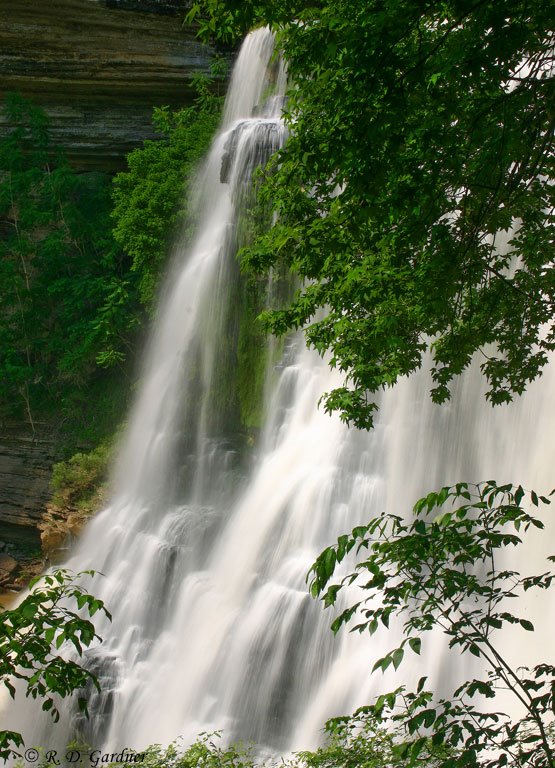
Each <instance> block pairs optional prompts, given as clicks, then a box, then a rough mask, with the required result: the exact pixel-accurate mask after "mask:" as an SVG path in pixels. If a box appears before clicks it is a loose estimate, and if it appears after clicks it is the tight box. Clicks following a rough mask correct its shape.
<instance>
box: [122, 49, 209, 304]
mask: <svg viewBox="0 0 555 768" xmlns="http://www.w3.org/2000/svg"><path fill="white" fill-rule="evenodd" d="M222 77H223V72H222V69H221V62H219V61H218V62H216V64H215V68H213V75H212V77H211V78H208V77H203V76H197V77H195V78H194V79H193V86H194V88H195V90H196V94H197V95H196V99H195V102H194V104H192V105H191V106H190V107H186V108H185V109H180V110H178V111H175V112H172V111H170V109H169V108H168V107H159V108H156V109H155V110H154V118H153V119H154V124H155V127H156V128H157V129H158V130H159V131H160V132H161V134H163V139H161V140H158V141H146V142H145V144H144V147H142V148H140V149H136V150H134V151H133V152H131V153H130V154H129V155H128V156H127V165H128V170H127V171H125V172H123V173H120V174H118V175H117V176H116V178H115V180H114V190H113V201H114V209H113V211H112V218H113V220H114V237H115V238H116V241H117V242H118V243H119V244H120V246H121V247H122V248H123V249H124V251H125V252H126V253H127V254H129V256H130V257H131V259H132V266H131V269H132V271H133V272H135V273H136V276H137V280H138V286H139V292H140V296H141V301H142V302H143V303H144V304H145V305H147V306H148V307H151V305H152V301H153V299H154V294H155V290H156V286H157V284H158V278H159V273H160V268H161V265H162V263H163V260H164V257H165V255H166V252H167V247H168V233H172V232H174V231H175V228H176V225H177V224H178V223H179V222H182V221H183V220H184V219H186V215H187V213H189V211H188V208H187V200H185V202H183V189H184V186H185V185H186V183H188V182H190V180H191V177H192V174H193V172H194V170H195V169H196V166H197V165H198V163H199V162H200V160H201V159H202V157H203V156H204V154H205V152H206V150H207V148H208V146H209V144H210V141H211V139H212V136H213V135H214V131H215V130H216V127H217V124H218V121H219V117H220V111H221V106H222V97H221V96H220V95H219V94H218V93H217V90H216V86H217V84H218V83H219V82H220V80H221V78H222ZM215 90H216V92H214V91H215Z"/></svg>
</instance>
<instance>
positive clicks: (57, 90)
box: [0, 0, 212, 170]
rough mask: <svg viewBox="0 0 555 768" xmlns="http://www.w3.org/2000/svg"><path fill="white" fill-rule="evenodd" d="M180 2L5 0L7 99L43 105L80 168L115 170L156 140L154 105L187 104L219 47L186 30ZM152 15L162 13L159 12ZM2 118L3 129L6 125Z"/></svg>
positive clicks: (2, 31) (1, 78)
mask: <svg viewBox="0 0 555 768" xmlns="http://www.w3.org/2000/svg"><path fill="white" fill-rule="evenodd" d="M184 9H185V4H184V3H183V2H182V0H48V1H47V2H37V3H31V2H29V0H2V13H1V22H2V23H1V24H0V96H2V97H3V95H4V94H5V92H7V91H18V92H20V93H21V94H22V95H23V96H25V97H27V98H30V99H32V100H33V101H34V102H35V103H37V104H39V105H40V106H41V107H43V108H44V109H45V111H46V112H47V114H48V116H49V118H50V125H51V135H52V140H53V143H54V144H57V145H60V146H63V147H64V148H65V150H66V152H67V154H68V156H69V158H70V160H71V162H72V163H73V164H74V165H75V166H76V167H78V168H86V169H88V168H92V169H102V170H115V169H117V168H120V167H122V164H123V156H124V154H125V153H127V152H129V151H130V150H131V149H133V148H134V147H136V146H137V145H139V144H140V143H141V142H142V141H143V140H144V139H146V138H152V137H154V136H155V133H154V131H153V129H152V124H151V115H152V108H153V106H156V105H163V104H168V105H169V106H171V107H174V108H176V107H180V106H183V105H185V104H187V103H189V102H190V99H191V88H190V79H191V76H192V75H194V74H196V73H199V72H206V71H207V70H208V67H209V62H210V57H211V55H212V51H211V49H210V48H209V47H207V46H205V45H202V44H201V43H199V42H198V41H197V40H196V39H195V36H194V32H193V30H190V29H189V30H187V29H185V28H184V27H183V23H182V19H183V14H184ZM153 11H155V12H153ZM9 127H10V126H9V125H8V124H7V121H6V119H5V118H3V121H0V135H2V133H5V132H6V131H7V130H9Z"/></svg>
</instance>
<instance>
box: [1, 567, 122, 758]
mask: <svg viewBox="0 0 555 768" xmlns="http://www.w3.org/2000/svg"><path fill="white" fill-rule="evenodd" d="M84 575H89V576H92V575H94V572H93V571H85V572H83V573H79V574H76V575H73V574H71V573H70V572H69V571H67V570H64V569H62V570H58V571H55V572H53V573H51V574H48V575H46V576H42V577H40V579H37V580H35V582H34V589H33V590H32V591H31V592H30V594H29V595H27V597H26V598H25V599H24V600H23V601H22V602H21V603H20V604H19V606H17V608H14V609H12V610H6V611H3V612H1V613H0V681H1V682H2V683H3V685H4V686H5V687H6V688H7V689H8V692H9V693H10V695H11V697H12V698H15V693H16V688H15V686H14V683H13V681H14V679H15V680H21V681H23V683H24V685H25V686H26V695H27V696H31V697H32V698H34V699H36V698H40V699H42V701H43V703H42V709H43V710H44V711H46V712H50V713H51V715H52V717H53V718H54V720H55V721H57V720H58V719H59V712H58V710H57V707H56V700H55V696H62V697H65V696H69V695H71V694H72V693H74V692H76V691H79V690H80V689H83V688H84V687H85V686H87V685H90V684H92V685H94V686H95V687H96V688H98V681H97V679H96V677H95V675H94V674H92V672H90V671H89V670H87V669H85V668H84V667H82V666H80V665H79V664H77V663H76V662H74V661H68V660H67V659H65V658H63V656H61V655H60V654H59V653H58V651H59V650H60V649H61V648H62V646H63V645H64V644H71V645H72V646H73V647H74V648H75V650H76V651H77V653H78V654H79V656H82V654H83V650H84V649H85V648H88V647H89V646H90V645H91V644H92V643H93V642H94V641H95V640H100V638H99V637H98V635H97V634H96V632H95V628H94V625H93V624H92V622H91V621H89V619H88V618H83V617H82V615H80V614H79V613H78V611H84V612H85V614H86V615H87V616H88V617H91V618H92V616H94V614H95V613H97V612H98V611H101V612H102V613H104V614H105V615H106V616H107V617H108V618H109V619H111V616H110V614H109V613H108V611H107V610H106V608H105V607H104V604H103V602H102V601H101V600H97V599H96V598H95V597H93V596H92V595H90V594H88V592H86V591H85V589H83V587H82V586H80V584H79V582H78V579H79V578H80V577H82V576H84ZM69 606H74V608H75V610H74V609H72V608H71V607H69ZM78 704H79V708H80V710H81V711H82V712H84V713H85V714H86V713H87V703H86V699H84V698H82V697H81V698H79V699H78ZM22 745H23V738H22V737H21V734H19V733H15V732H13V731H0V758H3V759H7V758H9V757H11V756H17V752H16V751H15V749H16V748H18V747H20V746H22Z"/></svg>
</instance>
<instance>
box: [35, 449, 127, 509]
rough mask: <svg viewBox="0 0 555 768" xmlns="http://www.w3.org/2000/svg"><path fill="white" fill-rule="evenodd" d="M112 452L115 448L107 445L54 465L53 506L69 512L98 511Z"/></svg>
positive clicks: (51, 483) (52, 483)
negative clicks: (73, 510) (71, 510)
mask: <svg viewBox="0 0 555 768" xmlns="http://www.w3.org/2000/svg"><path fill="white" fill-rule="evenodd" d="M112 452H113V450H112V445H111V444H109V443H107V442H104V443H101V444H100V445H99V446H97V447H96V448H94V449H93V450H92V451H89V452H88V453H76V454H74V455H73V456H72V457H71V458H70V459H68V461H60V462H58V463H57V464H54V467H53V469H52V478H51V480H50V485H51V488H52V491H53V494H52V503H53V504H54V505H56V506H57V507H63V508H64V509H66V510H67V509H68V508H69V509H77V510H79V511H80V512H83V513H86V514H91V513H92V512H94V511H95V509H96V508H97V507H98V505H97V503H96V502H97V500H98V497H99V495H100V493H101V488H102V484H103V483H104V481H105V480H106V478H107V474H108V466H109V463H110V460H111V457H112Z"/></svg>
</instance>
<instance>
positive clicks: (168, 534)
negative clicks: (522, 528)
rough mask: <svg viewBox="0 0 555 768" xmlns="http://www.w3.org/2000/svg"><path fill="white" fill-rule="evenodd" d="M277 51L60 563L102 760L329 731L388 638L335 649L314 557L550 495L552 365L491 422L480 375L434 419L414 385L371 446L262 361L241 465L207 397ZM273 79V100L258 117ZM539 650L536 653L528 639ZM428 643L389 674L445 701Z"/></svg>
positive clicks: (276, 137)
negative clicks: (469, 490) (88, 678)
mask: <svg viewBox="0 0 555 768" xmlns="http://www.w3.org/2000/svg"><path fill="white" fill-rule="evenodd" d="M272 52H273V40H272V37H271V35H270V34H269V32H267V31H265V30H258V31H257V32H255V33H253V34H252V35H251V36H250V37H249V38H248V39H247V41H246V43H245V45H244V47H243V49H242V51H241V53H240V56H239V59H238V61H237V64H236V67H235V71H234V75H233V79H232V83H231V87H230V93H229V96H228V101H227V106H226V112H225V118H224V125H223V128H222V131H221V132H220V134H219V135H218V137H217V138H216V140H215V143H214V146H213V148H212V151H211V153H210V155H209V157H208V159H207V160H206V163H205V166H204V167H203V169H202V171H201V173H200V175H199V181H198V188H197V190H196V192H195V194H196V200H197V210H198V217H199V221H200V223H199V227H198V235H197V237H196V240H195V241H194V242H193V243H192V245H191V246H190V247H189V248H188V250H187V253H184V254H183V256H182V257H180V258H179V260H177V259H176V263H175V264H174V266H173V272H172V275H171V278H170V280H169V282H168V289H167V290H166V293H165V294H164V298H163V303H162V304H161V307H160V312H159V315H160V316H159V320H158V323H157V326H156V328H155V329H154V331H153V337H152V340H151V343H150V348H149V352H148V355H147V359H146V363H145V369H144V375H143V382H142V386H141V390H140V392H139V395H138V398H137V402H136V405H135V408H134V410H133V413H132V414H131V417H130V425H129V428H128V432H127V435H126V437H125V439H124V442H123V445H122V448H121V452H120V459H119V462H118V465H117V467H116V471H115V481H114V493H113V498H112V503H111V505H110V507H109V508H108V509H106V510H105V511H104V512H103V513H101V514H100V515H99V516H98V517H97V518H96V519H95V520H94V521H93V522H92V523H91V525H90V526H89V528H88V530H87V532H86V534H85V535H84V537H83V539H82V541H81V543H80V545H79V547H78V548H77V550H76V552H75V553H74V555H73V557H72V559H71V561H70V562H69V564H68V565H69V567H71V568H73V569H75V570H82V569H84V568H93V569H96V570H98V571H100V572H102V573H103V574H105V576H104V578H103V579H100V578H99V579H97V580H96V581H95V582H94V585H93V591H94V592H95V593H96V594H98V595H99V597H101V598H102V599H103V600H104V601H105V602H106V605H107V607H108V608H109V609H110V610H111V611H112V612H113V614H114V622H113V624H112V625H109V624H105V625H103V626H100V627H99V628H98V631H99V634H100V635H101V636H102V637H104V643H103V644H102V645H101V646H100V647H98V648H96V649H94V650H93V651H92V653H91V656H90V663H91V665H92V666H93V667H94V668H95V669H96V670H97V671H98V674H99V677H100V679H101V682H102V684H103V693H102V695H101V696H100V697H99V698H98V699H97V700H93V701H92V705H91V711H92V720H91V722H90V723H89V724H86V723H80V725H82V726H83V727H84V729H85V730H86V738H87V740H88V742H89V743H90V744H94V745H95V746H99V747H100V746H102V745H105V746H107V747H108V748H110V749H112V748H114V749H119V748H120V747H122V746H124V745H125V746H129V747H133V748H136V749H140V748H143V747H145V746H146V745H148V744H151V743H156V742H157V743H165V742H169V741H171V740H173V739H175V738H176V737H178V736H179V735H183V736H184V737H185V738H186V739H192V738H194V737H195V735H196V734H197V733H199V732H200V731H202V730H208V731H210V730H214V729H223V730H224V732H225V733H226V735H227V736H228V737H229V738H235V737H238V738H242V739H246V740H254V741H256V742H258V743H259V744H262V745H267V746H269V747H271V748H274V749H278V750H289V749H295V748H301V747H302V748H309V747H311V746H313V745H314V744H315V742H316V740H317V738H318V733H319V729H320V728H321V727H322V725H323V723H324V721H325V720H326V718H328V717H331V716H333V715H335V714H340V713H345V712H349V711H350V710H352V709H354V708H355V707H356V706H358V705H360V704H362V703H364V702H367V701H368V700H369V698H370V697H371V695H372V694H373V693H377V692H378V691H380V690H384V686H387V688H385V689H387V690H389V689H390V687H389V686H390V680H389V678H387V676H386V679H385V682H384V678H383V677H382V676H381V675H376V674H375V675H370V669H371V666H372V663H373V660H375V659H376V658H377V657H378V655H380V654H383V653H384V652H385V651H387V650H389V649H390V648H391V647H392V646H393V640H392V639H391V638H388V637H387V634H386V635H385V636H383V637H381V636H379V635H378V636H374V637H373V638H372V640H369V639H367V638H364V637H362V638H361V637H359V636H354V635H350V634H348V633H346V632H343V633H340V634H339V635H338V636H337V637H334V636H333V634H332V633H331V632H330V631H329V629H328V626H329V623H330V621H331V617H330V616H329V615H328V613H325V612H323V611H322V608H321V605H319V604H317V603H316V602H314V601H313V600H311V599H310V597H309V596H308V594H307V587H306V583H305V578H306V573H307V571H308V569H309V567H310V565H311V564H312V562H313V561H314V559H315V557H316V556H317V554H318V553H319V552H320V551H321V550H322V549H323V548H324V547H325V546H327V545H328V544H330V543H331V542H333V541H334V540H335V537H336V536H337V535H338V534H340V533H343V532H345V531H348V530H350V529H351V528H352V527H353V526H354V525H356V524H360V523H364V522H366V521H367V520H368V519H369V518H370V517H371V515H372V514H373V513H376V512H378V511H380V510H382V509H388V510H395V509H396V510H402V511H406V510H408V509H410V507H411V505H412V503H414V501H415V500H416V499H417V498H418V497H419V495H421V493H422V492H426V491H428V490H431V489H435V488H437V487H439V486H441V485H443V484H448V483H454V482H456V481H458V480H465V479H466V480H481V479H486V478H490V477H494V478H497V479H498V480H500V481H501V480H503V481H505V480H516V481H519V482H522V483H525V484H527V485H528V487H532V488H537V489H538V490H542V491H545V490H548V489H549V488H550V487H551V486H550V485H549V483H550V482H551V484H553V480H552V479H551V478H550V473H551V469H552V454H551V438H552V433H553V428H554V426H555V419H554V416H555V413H554V410H553V402H552V398H551V397H550V394H551V392H552V391H553V373H552V370H548V371H547V372H546V374H545V376H544V377H543V379H542V380H539V381H537V382H535V383H534V384H533V385H532V386H531V387H530V391H529V392H528V393H527V394H526V396H525V397H523V398H521V400H520V401H519V402H518V403H516V404H514V405H511V406H503V407H500V408H497V409H496V410H493V409H492V408H491V407H489V406H488V405H487V404H486V403H485V400H484V397H483V392H482V390H481V388H480V382H479V376H478V375H476V371H474V372H473V371H470V372H469V374H468V375H467V376H465V377H464V378H463V379H462V380H461V381H460V382H459V385H458V387H457V390H456V391H455V392H454V395H453V399H452V402H451V404H448V405H443V406H434V405H433V404H432V403H431V401H430V399H429V396H428V390H429V388H430V384H429V378H428V376H427V375H426V373H425V372H422V373H421V374H419V375H417V376H414V377H412V378H411V380H410V381H408V380H407V381H403V382H402V383H401V384H399V385H398V386H397V387H395V388H394V389H393V390H391V391H388V392H387V393H385V394H384V395H383V397H382V401H381V406H380V411H379V416H378V418H377V423H376V428H375V429H374V430H373V432H372V433H369V434H367V433H361V432H358V431H356V430H349V429H347V428H346V427H345V426H344V425H343V424H341V422H340V421H339V419H338V418H337V417H335V416H334V417H329V416H327V415H325V414H324V413H323V412H322V411H321V410H318V408H317V402H318V399H319V396H320V395H321V393H322V392H324V391H327V390H329V389H331V388H333V387H334V386H336V385H340V384H341V383H342V382H341V381H340V379H338V376H337V374H336V373H334V372H332V371H330V369H329V368H328V366H327V364H326V362H325V361H323V360H322V359H320V358H319V357H318V355H316V354H315V353H313V352H310V351H308V350H307V349H306V348H305V347H304V345H303V343H302V340H301V339H300V338H299V337H295V338H293V339H291V340H290V341H289V342H288V343H287V344H286V347H285V351H284V354H283V358H282V360H281V362H280V363H279V364H277V365H276V364H275V363H274V366H275V369H273V370H272V371H271V372H270V373H271V374H272V375H269V376H268V381H269V384H268V387H267V390H268V391H267V400H266V406H265V408H266V419H265V426H264V428H263V430H262V433H261V435H260V437H259V439H258V442H257V448H256V449H255V456H254V458H253V459H252V462H251V465H250V466H249V468H248V471H243V470H238V469H237V467H236V464H237V458H236V451H235V449H234V447H233V442H232V441H230V439H229V436H226V434H225V425H224V424H222V423H221V419H219V418H218V409H217V407H216V405H215V402H214V398H213V395H212V393H213V390H214V387H213V382H214V381H215V377H217V375H218V368H219V366H220V362H221V361H220V358H219V355H220V350H221V344H220V341H221V339H222V337H223V336H224V334H225V330H226V323H227V322H228V319H229V316H230V312H232V308H230V307H229V300H228V296H229V290H228V285H229V281H230V280H236V279H237V274H236V272H237V266H236V260H235V251H236V247H237V220H238V215H239V212H238V208H240V205H241V201H242V199H243V193H242V190H243V189H244V187H245V185H246V184H248V183H249V179H250V176H251V174H252V171H253V169H254V168H255V167H256V166H257V165H258V164H259V163H260V162H262V161H264V160H265V158H267V157H268V156H269V154H270V153H271V152H273V151H274V150H275V149H276V148H277V147H278V146H279V145H280V143H281V142H282V141H283V138H284V128H283V126H282V124H281V122H280V119H279V107H280V103H281V102H280V94H282V93H283V89H284V81H285V74H284V72H283V69H280V68H279V67H277V65H275V64H274V65H271V64H270V62H271V57H272ZM272 68H273V71H272V73H271V75H269V74H268V72H269V70H272ZM270 80H271V81H272V82H273V93H274V97H273V99H270V100H269V101H266V106H265V107H264V108H262V109H261V108H260V107H259V105H260V104H261V102H263V101H264V93H265V91H267V90H268V88H269V86H270V84H271V83H270ZM257 107H258V109H257ZM253 114H255V115H256V116H254V117H253ZM222 177H223V179H224V183H222V180H221V179H222ZM533 546H534V547H536V549H534V551H533V552H532V553H531V554H530V557H531V558H532V560H534V559H536V558H539V557H540V555H541V554H544V553H545V554H550V552H548V551H547V550H546V542H545V539H541V537H539V538H538V539H537V540H536V541H535V542H534V544H533ZM532 565H533V567H535V565H534V563H532ZM540 567H541V566H540ZM542 610H544V611H545V606H544V607H543V608H542ZM527 640H528V641H530V637H529V636H528V637H527ZM532 641H534V642H536V643H537V644H538V649H540V648H541V643H542V637H541V635H539V633H536V634H535V635H534V636H533V637H532ZM442 647H443V646H442V644H441V641H440V640H439V639H433V640H432V641H430V642H429V643H428V648H429V652H428V655H427V656H426V655H425V654H423V657H422V659H420V658H418V659H417V657H414V661H413V662H411V661H410V660H409V661H407V662H406V664H407V669H406V670H405V671H404V676H407V675H408V676H409V677H410V675H411V674H413V673H414V677H416V678H418V677H420V676H421V675H422V674H428V675H429V677H430V678H432V679H434V678H435V680H436V683H438V684H440V685H441V682H442V681H445V680H446V679H447V678H450V677H451V676H453V675H454V674H456V671H453V668H452V666H450V664H449V661H448V658H447V656H446V655H445V654H443V655H440V648H442ZM516 651H518V648H516ZM459 661H460V660H459ZM417 662H418V664H419V666H418V668H416V666H415V665H416V663H417ZM411 663H412V664H413V667H414V668H413V669H411V666H410V665H411ZM420 665H421V666H420ZM409 682H410V681H409ZM20 706H21V705H19V704H18V707H20ZM17 709H18V708H17V707H16V710H17ZM14 712H15V717H16V720H17V722H16V724H15V726H14V727H17V729H18V730H21V731H22V732H23V733H24V736H25V738H26V742H27V743H28V744H31V743H34V742H36V743H40V742H41V740H42V741H43V742H44V741H45V739H48V743H49V744H52V737H53V736H55V734H56V733H58V734H59V735H58V736H56V738H59V739H60V740H61V741H63V740H64V739H66V740H67V739H68V738H70V736H71V732H72V728H73V727H74V725H75V721H72V719H71V716H70V715H69V713H65V715H64V718H65V720H66V722H65V727H64V725H61V726H58V731H56V730H55V729H52V727H51V726H50V727H49V731H50V733H49V736H48V737H45V736H44V734H43V735H42V736H40V738H39V735H38V734H37V733H33V734H32V735H30V734H29V733H28V731H29V730H30V728H28V725H29V723H25V722H23V720H22V718H24V717H27V718H28V717H30V715H29V714H28V712H29V709H28V708H27V706H25V708H22V709H19V714H17V712H16V711H15V710H14ZM25 713H27V714H25ZM10 725H13V723H10ZM64 728H65V730H64Z"/></svg>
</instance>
